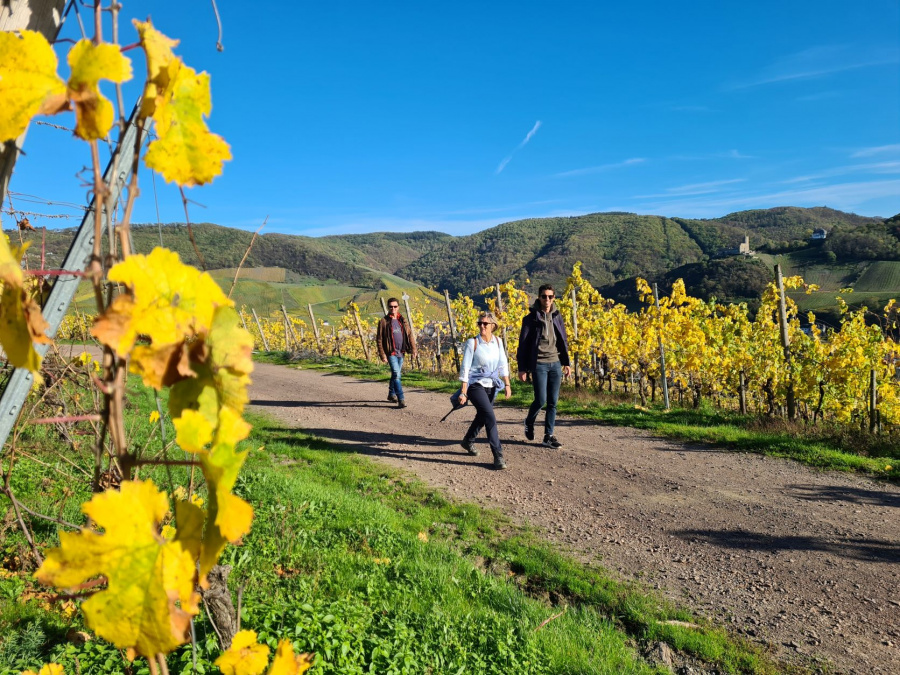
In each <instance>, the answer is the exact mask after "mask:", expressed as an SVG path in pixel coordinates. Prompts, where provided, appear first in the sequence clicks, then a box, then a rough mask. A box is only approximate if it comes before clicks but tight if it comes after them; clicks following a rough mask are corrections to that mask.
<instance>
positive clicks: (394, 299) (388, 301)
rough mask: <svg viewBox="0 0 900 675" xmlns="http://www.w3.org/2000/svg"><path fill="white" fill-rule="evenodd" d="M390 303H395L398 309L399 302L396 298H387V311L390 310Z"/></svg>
mask: <svg viewBox="0 0 900 675" xmlns="http://www.w3.org/2000/svg"><path fill="white" fill-rule="evenodd" d="M392 302H396V303H397V309H400V301H399V300H398V299H397V298H388V299H387V304H388V309H390V307H391V303H392Z"/></svg>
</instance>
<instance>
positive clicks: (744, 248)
mask: <svg viewBox="0 0 900 675" xmlns="http://www.w3.org/2000/svg"><path fill="white" fill-rule="evenodd" d="M730 255H746V256H752V255H756V251H753V250H751V249H750V237H749V236H748V235H746V234H745V235H744V241H742V242H741V243H740V244H739V245H738V247H737V248H723V249H722V250H721V251H719V256H720V257H723V258H724V257H726V256H730Z"/></svg>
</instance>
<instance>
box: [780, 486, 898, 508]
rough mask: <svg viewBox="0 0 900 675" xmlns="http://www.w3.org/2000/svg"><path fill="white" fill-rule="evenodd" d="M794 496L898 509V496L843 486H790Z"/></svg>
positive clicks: (816, 500) (809, 499)
mask: <svg viewBox="0 0 900 675" xmlns="http://www.w3.org/2000/svg"><path fill="white" fill-rule="evenodd" d="M790 489H791V490H793V491H794V496H795V497H797V498H798V499H803V500H805V501H811V502H848V503H850V504H865V505H867V506H889V507H892V508H895V509H896V508H900V494H893V493H890V492H884V491H881V490H866V489H864V488H856V487H847V486H844V485H791V486H790Z"/></svg>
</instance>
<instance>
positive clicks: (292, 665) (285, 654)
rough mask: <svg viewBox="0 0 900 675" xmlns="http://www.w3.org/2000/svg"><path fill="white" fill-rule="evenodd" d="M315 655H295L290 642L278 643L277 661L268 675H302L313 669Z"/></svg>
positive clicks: (273, 663)
mask: <svg viewBox="0 0 900 675" xmlns="http://www.w3.org/2000/svg"><path fill="white" fill-rule="evenodd" d="M312 663H313V654H294V645H292V644H291V641H290V640H282V641H281V642H279V643H278V649H277V650H276V652H275V660H273V661H272V667H271V668H269V672H268V674H267V675H302V673H305V672H306V671H307V670H309V669H310V668H311V667H312Z"/></svg>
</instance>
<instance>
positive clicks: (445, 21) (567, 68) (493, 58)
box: [3, 0, 900, 235]
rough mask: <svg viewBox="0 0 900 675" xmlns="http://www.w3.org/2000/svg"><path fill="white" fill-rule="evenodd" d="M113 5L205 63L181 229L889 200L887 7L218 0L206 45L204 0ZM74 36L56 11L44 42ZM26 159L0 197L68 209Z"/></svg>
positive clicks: (81, 198) (168, 190)
mask: <svg viewBox="0 0 900 675" xmlns="http://www.w3.org/2000/svg"><path fill="white" fill-rule="evenodd" d="M124 5H125V7H124V10H123V15H124V16H127V17H140V18H144V17H146V16H148V15H149V16H151V17H152V19H153V20H154V23H155V24H156V26H157V27H158V28H159V29H160V30H162V31H163V32H164V33H166V34H168V35H169V36H171V37H176V38H179V39H181V45H180V46H179V47H178V48H177V50H176V51H177V52H178V53H179V54H180V55H181V56H183V57H184V60H185V62H186V63H188V65H191V66H193V67H194V68H196V69H197V70H206V71H207V72H209V73H210V74H211V76H212V91H213V111H212V115H211V117H210V118H209V125H210V128H211V129H212V130H213V131H215V132H216V133H219V134H221V135H222V136H223V137H224V138H225V139H226V140H227V141H228V142H229V143H230V144H231V146H232V152H233V155H234V159H233V161H231V162H229V163H228V164H226V167H225V173H224V175H223V176H221V177H219V178H217V179H216V180H215V182H214V183H213V184H212V185H209V186H206V187H203V188H195V189H193V190H190V191H189V197H190V198H191V199H192V200H193V201H194V202H196V203H195V204H192V205H191V207H190V213H191V219H192V220H193V221H194V222H204V221H208V222H215V223H219V224H221V225H227V226H231V227H240V228H245V229H255V228H256V227H258V226H259V225H260V224H261V223H262V222H263V219H264V218H266V216H268V224H267V226H266V229H265V230H264V231H266V232H288V233H294V234H308V235H322V234H342V233H350V232H371V231H410V230H441V231H444V232H449V233H451V234H468V233H471V232H475V231H478V230H482V229H485V228H488V227H492V226H494V225H497V224H499V223H502V222H506V221H509V220H516V219H520V218H528V217H542V216H555V215H574V214H581V213H589V212H595V211H633V212H637V213H642V214H659V215H666V216H681V217H699V218H711V217H716V216H721V215H724V214H726V213H730V212H732V211H738V210H743V209H748V208H769V207H774V206H785V205H793V206H820V205H826V206H829V207H832V208H837V209H842V210H846V211H852V212H855V213H859V214H863V215H879V216H891V215H894V214H895V213H897V212H900V3H897V2H896V0H863V1H862V2H856V3H848V2H846V1H841V2H835V1H831V0H816V1H815V2H809V1H806V0H791V1H790V2H784V1H783V0H780V1H778V2H769V1H768V0H766V1H760V2H755V3H723V2H721V1H718V2H705V1H704V2H698V1H694V2H682V3H671V2H656V1H655V0H654V1H652V2H644V3H608V2H575V3H573V2H521V1H520V2H515V3H512V2H499V1H495V2H453V3H436V2H385V3H371V2H356V1H354V2H340V1H338V0H335V1H333V2H315V3H314V2H290V3H288V2H270V3H264V4H262V5H259V4H253V3H250V4H249V5H248V3H245V2H242V3H239V2H236V1H235V0H219V10H220V13H221V16H222V21H223V30H224V32H223V43H224V46H225V50H224V51H223V52H218V51H217V50H216V48H215V43H216V37H217V28H216V23H215V17H214V15H213V11H212V7H211V4H210V3H209V2H208V1H207V0H183V1H182V2H177V3H176V2H140V1H135V2H129V0H125V2H124ZM122 33H123V38H122V41H123V42H124V43H128V42H132V41H134V39H135V37H134V30H133V28H132V27H131V26H130V25H129V24H124V25H123V26H122ZM79 36H80V32H79V30H78V26H77V23H76V22H75V21H74V20H73V17H70V18H69V20H67V23H66V25H65V27H64V31H63V37H71V38H77V37H79ZM129 55H131V56H132V57H133V58H135V71H136V73H137V74H140V73H142V72H143V64H142V62H141V61H140V53H139V52H136V51H132V52H129ZM60 71H61V74H63V76H66V75H67V67H66V66H65V65H63V66H61V69H60ZM102 88H103V87H102ZM103 89H104V92H105V93H106V94H107V95H111V94H112V92H113V90H112V87H111V86H106V87H105V88H103ZM138 93H139V88H138V87H137V86H136V85H130V86H128V87H127V88H126V90H125V96H126V101H129V100H130V101H133V100H134V99H135V97H136V96H137V95H138ZM128 105H129V106H130V104H128ZM49 121H52V122H54V123H57V124H63V125H66V126H71V125H72V123H71V118H66V117H57V118H54V119H52V120H49ZM24 149H25V152H26V153H27V154H26V156H25V157H22V158H21V159H20V160H19V164H18V165H17V168H16V173H15V175H14V176H13V180H12V183H11V185H10V189H11V190H12V191H13V193H14V194H13V200H14V201H13V205H14V207H15V208H17V209H21V210H28V211H33V212H36V213H43V214H67V215H70V216H76V215H77V214H78V208H77V207H78V205H81V204H84V203H85V199H86V191H85V187H84V186H83V184H82V182H81V174H80V171H81V170H82V167H84V166H85V165H86V164H87V163H88V161H89V155H88V152H87V147H86V146H83V144H80V143H78V142H75V141H73V140H69V134H68V133H67V132H65V131H61V130H59V129H55V128H53V127H48V126H43V125H32V126H31V128H30V129H29V132H28V136H27V138H26V142H25V146H24ZM141 189H142V197H141V198H140V199H139V200H138V206H137V208H136V212H135V217H134V222H154V223H155V222H156V207H157V203H158V206H159V212H160V218H161V220H162V222H175V221H183V220H184V212H183V208H182V204H181V199H180V197H179V195H178V193H177V191H176V190H175V189H174V188H173V187H172V186H170V185H166V184H165V183H164V181H162V179H161V178H159V177H157V179H156V189H157V197H158V198H157V199H154V194H153V185H152V182H151V179H150V175H149V173H146V174H145V175H142V176H141ZM28 195H30V196H34V197H37V198H38V199H37V200H32V199H31V197H29V196H28ZM47 201H51V202H64V204H62V205H61V204H57V203H54V204H47V203H45V202H47ZM201 205H202V206H201ZM7 206H8V205H4V208H6V207H7ZM31 220H32V223H33V224H35V225H38V226H41V225H45V226H48V227H60V226H71V225H75V224H77V219H76V218H69V219H60V218H57V219H49V218H42V217H40V216H33V217H32V218H31ZM3 222H4V226H6V227H9V225H10V221H9V218H8V216H6V215H4V221H3Z"/></svg>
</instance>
